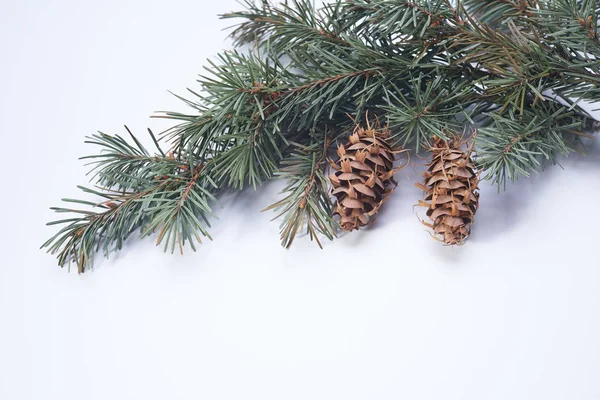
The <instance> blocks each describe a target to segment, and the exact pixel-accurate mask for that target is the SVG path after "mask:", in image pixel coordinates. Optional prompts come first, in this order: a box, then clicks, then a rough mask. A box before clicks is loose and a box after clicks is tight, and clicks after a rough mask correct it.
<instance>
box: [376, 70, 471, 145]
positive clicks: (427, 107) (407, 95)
mask: <svg viewBox="0 0 600 400" xmlns="http://www.w3.org/2000/svg"><path fill="white" fill-rule="evenodd" d="M470 85H471V83H470V82H465V81H458V82H457V81H449V82H448V81H445V80H444V76H443V75H439V76H437V77H436V78H434V79H433V80H427V79H425V76H424V75H423V74H420V75H419V76H418V77H416V78H413V79H412V80H411V81H410V87H411V88H412V90H411V91H408V92H407V91H406V90H405V89H401V88H398V87H397V86H395V85H394V84H390V88H389V89H388V90H387V104H386V105H385V106H384V107H383V109H384V110H385V112H386V113H387V117H388V121H389V128H390V130H391V131H392V132H393V133H394V135H393V136H392V138H391V140H392V144H393V145H398V144H400V145H401V146H402V147H407V146H408V145H409V144H411V143H414V146H415V148H416V150H417V151H419V148H420V147H421V146H425V147H430V144H431V142H430V141H431V139H432V137H434V136H435V137H438V138H440V139H443V140H449V137H447V133H448V132H456V131H458V130H460V127H461V126H463V125H464V124H465V123H466V122H471V123H472V120H471V116H470V114H471V112H472V110H470V111H467V109H468V107H469V106H470V105H471V103H473V102H474V100H476V97H474V96H472V93H471V87H470Z"/></svg>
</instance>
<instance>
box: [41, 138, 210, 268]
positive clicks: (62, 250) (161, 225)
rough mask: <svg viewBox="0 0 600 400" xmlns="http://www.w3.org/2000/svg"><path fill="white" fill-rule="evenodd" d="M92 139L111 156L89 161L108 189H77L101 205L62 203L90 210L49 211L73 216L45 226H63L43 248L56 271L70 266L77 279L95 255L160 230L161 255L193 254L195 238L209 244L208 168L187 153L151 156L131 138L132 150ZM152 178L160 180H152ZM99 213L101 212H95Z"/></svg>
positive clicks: (109, 140)
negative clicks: (54, 261)
mask: <svg viewBox="0 0 600 400" xmlns="http://www.w3.org/2000/svg"><path fill="white" fill-rule="evenodd" d="M132 137H133V136H132ZM92 138H93V139H95V140H90V142H91V143H94V144H98V145H100V146H102V147H104V148H108V149H110V150H111V153H109V154H99V155H98V156H90V158H100V161H99V162H98V163H99V164H98V165H97V166H96V167H97V176H98V177H99V178H98V180H99V182H101V183H103V184H105V185H107V186H104V187H101V188H100V189H99V190H93V189H88V188H85V187H80V188H81V190H83V191H84V193H86V194H93V195H96V196H99V197H102V198H103V200H102V201H101V202H92V201H87V200H78V199H63V201H65V202H68V203H76V204H81V205H86V206H91V207H92V210H83V209H71V208H63V207H54V208H52V210H54V211H56V212H58V213H72V214H75V216H73V217H69V218H66V219H62V220H57V221H53V222H50V223H49V224H48V225H62V224H66V226H64V227H63V228H62V229H60V230H59V232H58V233H57V234H55V235H54V236H53V237H52V238H50V239H49V240H48V241H46V242H45V243H44V244H43V245H42V248H47V249H48V252H49V253H51V254H58V263H59V265H60V266H64V265H65V264H69V263H70V262H75V263H76V264H77V267H78V271H79V272H80V273H82V272H84V271H85V270H86V269H87V268H88V267H90V266H91V265H92V263H93V260H94V254H95V253H96V252H97V251H99V250H102V251H103V252H104V254H105V256H107V257H108V255H109V253H111V252H112V251H115V250H120V249H121V248H122V245H123V243H124V241H125V240H126V239H127V238H128V237H129V236H130V235H131V233H133V231H135V230H137V229H141V231H142V236H146V235H149V234H150V233H152V232H154V231H157V230H160V233H159V236H158V239H157V245H158V244H161V243H164V245H165V251H166V250H167V249H169V248H170V249H171V252H173V251H174V247H175V245H176V244H177V245H178V246H179V248H180V250H181V251H183V246H184V245H185V244H186V242H189V244H190V246H191V247H192V249H193V250H195V249H196V248H195V245H194V240H197V241H198V242H201V240H200V235H199V234H198V232H200V233H201V234H202V235H203V236H206V237H209V238H210V236H209V234H208V232H207V231H206V228H205V226H210V224H209V222H208V220H207V217H208V216H209V215H212V214H211V208H210V206H209V203H210V202H214V201H216V199H215V197H214V195H213V193H214V191H215V189H216V188H217V185H216V183H215V182H214V180H213V179H212V177H211V174H212V166H211V165H210V164H211V163H210V162H209V163H197V162H194V160H193V159H192V158H189V157H188V155H187V154H189V153H185V154H180V155H179V157H177V158H176V157H175V156H174V155H168V156H165V155H164V153H163V152H162V150H160V149H159V153H160V155H155V156H150V155H149V154H148V152H147V151H146V150H145V149H143V147H142V146H141V144H140V143H139V142H138V141H137V139H135V137H133V140H134V142H135V143H136V146H137V149H136V147H134V146H132V145H130V144H129V143H127V142H126V141H125V140H124V139H122V138H121V137H119V136H110V135H105V134H100V135H94V136H92ZM142 149H143V150H142ZM184 157H188V158H184ZM156 172H162V174H160V175H153V174H154V173H156ZM113 186H116V187H117V188H118V190H116V189H114V188H113ZM126 188H130V189H132V190H131V191H126V190H125V189H126ZM98 208H99V209H101V211H96V210H95V209H98Z"/></svg>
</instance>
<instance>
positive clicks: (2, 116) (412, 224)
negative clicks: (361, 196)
mask: <svg viewBox="0 0 600 400" xmlns="http://www.w3.org/2000/svg"><path fill="white" fill-rule="evenodd" d="M237 8H238V6H237V5H236V4H235V3H234V2H233V1H221V2H218V4H217V2H208V1H182V0H180V1H170V2H164V1H156V0H152V1H148V0H144V1H142V0H138V1H134V0H128V1H125V0H119V1H117V0H111V1H102V2H98V1H75V0H59V1H46V2H43V1H31V0H30V1H25V0H22V1H6V0H0V9H1V10H2V11H1V12H0V54H1V57H2V58H1V62H0V134H1V135H2V136H1V137H2V142H1V143H2V145H3V148H2V150H3V151H2V155H1V156H0V160H1V161H0V162H1V163H2V168H1V173H2V176H1V178H0V179H1V182H2V183H1V189H0V190H1V192H0V193H1V196H0V202H1V204H0V206H1V213H2V225H1V228H0V229H1V231H0V232H1V233H0V235H1V240H0V246H1V247H0V248H1V255H2V261H1V264H2V265H1V268H0V399H6V400H13V399H43V400H49V399H57V400H58V399H60V400H71V399H86V400H92V399H103V400H105V399H236V400H237V399H244V400H249V399H261V400H265V399H277V400H293V399H299V400H300V399H301V400H306V399H314V400H317V399H324V400H325V399H327V400H331V399H345V400H350V399H411V400H413V399H436V400H438V399H444V400H452V399H461V400H465V399H473V400H482V399H498V400H500V399H502V400H505V399H511V400H518V399H544V400H551V399H577V400H591V399H600V343H599V341H600V321H599V312H600V261H599V257H600V256H599V254H598V247H599V242H598V227H599V223H600V217H599V211H598V209H597V207H598V198H599V197H600V146H598V144H597V143H596V144H595V145H593V146H592V148H591V149H590V152H589V154H588V156H587V157H586V158H583V157H579V156H573V157H570V158H569V159H568V160H565V161H564V162H563V166H564V167H565V170H561V169H560V168H559V167H555V168H552V169H551V170H549V171H547V172H545V173H544V174H543V175H542V176H539V177H533V178H531V179H524V180H521V181H520V182H519V183H518V184H516V185H514V186H511V187H509V189H508V190H507V191H506V192H503V193H500V194H498V193H496V188H495V187H492V186H491V185H489V184H488V183H484V184H483V185H482V195H481V207H480V211H479V212H478V214H477V218H476V226H475V228H474V231H473V235H472V238H471V240H470V241H469V243H468V244H467V245H466V246H464V247H460V248H449V247H443V246H440V245H439V244H438V243H437V242H435V241H434V240H432V239H431V238H430V237H429V235H428V234H427V232H426V231H425V230H424V228H423V227H422V226H420V224H419V222H418V220H417V218H416V216H415V214H414V212H413V209H412V205H413V204H414V203H416V201H417V199H418V198H419V196H420V192H419V190H418V189H416V188H414V186H412V185H411V183H410V181H409V179H408V178H409V177H411V178H412V179H413V180H414V179H415V177H417V176H418V174H420V173H421V169H422V165H419V164H423V162H421V161H419V160H417V162H416V164H415V166H413V167H410V168H407V169H405V170H404V171H402V172H401V173H400V174H399V175H398V178H399V180H400V181H401V185H400V187H399V188H398V189H397V191H396V192H395V194H394V196H393V198H392V199H391V200H390V201H389V203H387V204H386V207H385V210H384V211H383V212H382V214H381V215H380V218H379V220H378V222H377V224H376V225H375V226H373V227H372V228H371V229H368V230H365V231H363V232H361V233H353V234H351V235H346V236H344V237H342V238H341V239H339V240H337V241H335V242H331V243H330V242H328V243H326V244H325V250H319V249H318V248H317V247H316V245H315V244H314V243H311V242H310V241H309V240H308V239H307V238H302V239H300V240H298V241H297V243H295V246H294V247H293V249H292V250H290V251H286V250H284V249H282V248H281V247H280V246H279V241H278V223H277V222H270V221H269V220H270V218H271V217H272V216H273V215H272V214H270V213H261V212H260V210H261V209H262V208H264V207H265V206H267V205H269V204H271V203H272V202H274V201H275V200H276V199H277V198H278V195H277V192H278V191H279V190H280V189H281V186H282V185H281V182H275V183H270V184H268V185H266V186H264V187H262V188H261V189H260V191H259V192H257V193H255V192H253V191H244V192H242V193H239V194H238V195H237V196H233V195H232V196H228V197H227V198H225V199H224V201H223V208H218V210H217V211H218V214H219V216H220V219H219V220H218V221H215V224H214V227H213V229H212V230H211V233H212V234H213V236H214V238H215V240H214V241H213V242H209V243H206V244H204V245H202V246H201V248H200V250H199V251H198V252H197V253H192V252H191V251H190V252H188V253H186V254H185V255H184V256H179V255H170V254H163V253H162V251H161V249H159V248H156V247H155V246H154V243H153V241H152V240H151V239H149V240H145V241H139V240H136V239H134V240H131V241H130V243H129V244H128V245H127V248H126V250H124V251H122V252H121V253H119V254H118V255H115V256H114V257H112V258H111V259H110V260H109V261H101V262H98V263H97V264H96V267H97V268H96V269H95V270H94V271H92V272H89V273H87V274H85V275H82V276H78V275H77V274H76V273H71V274H69V273H68V272H67V270H66V269H60V268H58V267H57V266H56V263H55V260H54V259H53V257H51V256H49V255H46V254H45V253H44V252H42V251H41V250H39V249H38V248H39V246H40V244H41V243H42V242H43V241H44V240H45V239H46V238H47V237H49V236H50V235H51V234H52V233H53V232H54V231H55V230H54V229H53V228H52V227H45V226H44V223H45V222H46V221H49V220H51V219H53V218H54V217H55V216H54V215H53V214H52V213H51V212H50V211H49V210H48V207H49V206H52V205H58V204H59V199H60V198H61V197H72V196H76V195H77V194H78V193H77V190H76V188H75V185H76V184H82V183H86V178H85V176H84V173H85V171H86V169H85V167H84V166H83V164H82V162H81V161H78V160H77V157H79V156H81V155H85V154H89V153H91V152H93V151H94V150H95V149H93V148H91V147H89V146H87V145H84V144H83V140H84V136H85V135H87V134H91V133H93V132H94V131H96V130H97V129H100V130H102V131H104V132H108V133H123V132H124V131H123V129H122V125H123V124H128V125H129V126H130V127H131V128H132V130H134V131H135V132H138V133H140V134H142V135H143V132H144V130H145V128H146V127H147V126H149V127H152V128H154V129H155V130H157V131H160V130H161V129H162V128H165V127H166V126H168V125H167V124H166V123H165V121H161V120H155V119H152V120H151V119H149V118H148V116H149V115H151V114H152V113H153V112H154V111H155V110H165V109H169V110H182V111H183V110H185V106H184V105H183V104H181V103H179V101H177V100H176V99H175V98H174V97H173V96H171V95H170V94H169V93H167V89H170V90H172V91H174V92H176V93H179V94H184V93H185V88H186V87H187V86H190V87H192V88H197V86H196V85H195V84H194V80H195V78H196V74H197V73H199V72H201V70H202V65H203V64H204V62H205V59H206V58H208V57H212V56H213V55H214V54H215V53H216V52H217V51H220V50H221V49H224V48H228V47H230V44H229V42H227V41H225V36H226V32H223V31H221V29H222V28H224V27H226V26H227V25H229V23H230V21H219V20H218V19H217V18H216V14H218V13H222V12H226V11H230V10H233V9H237ZM99 260H100V258H99Z"/></svg>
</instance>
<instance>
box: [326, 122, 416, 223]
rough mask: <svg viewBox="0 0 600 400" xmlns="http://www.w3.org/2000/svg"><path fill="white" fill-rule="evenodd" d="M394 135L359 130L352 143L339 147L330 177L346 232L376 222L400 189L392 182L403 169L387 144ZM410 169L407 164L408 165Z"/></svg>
mask: <svg viewBox="0 0 600 400" xmlns="http://www.w3.org/2000/svg"><path fill="white" fill-rule="evenodd" d="M389 136H390V131H389V130H388V129H386V128H383V129H381V128H378V129H374V128H372V127H371V126H370V125H369V124H368V123H367V128H366V129H365V128H363V127H359V126H357V127H356V128H355V129H354V132H353V133H352V135H350V137H349V138H348V143H346V144H345V145H339V146H338V149H337V155H338V159H337V160H336V161H335V162H332V166H333V168H334V169H335V172H334V173H332V174H331V175H330V176H329V179H330V181H331V184H332V185H333V191H332V194H333V195H334V196H335V197H336V199H337V203H336V206H335V209H334V215H338V216H339V217H340V222H339V224H340V226H341V227H342V229H343V230H345V231H352V230H354V229H359V228H360V227H362V226H365V225H367V224H369V223H370V222H372V220H373V218H372V217H373V216H374V215H375V214H376V213H377V211H379V207H381V205H382V204H383V202H384V201H385V200H386V199H387V198H388V196H389V195H390V194H391V193H392V191H393V190H394V189H395V187H396V186H397V183H396V182H395V181H394V180H393V179H392V177H393V176H394V174H395V173H396V172H398V170H400V169H401V168H402V167H400V168H395V169H394V167H393V163H394V160H395V153H399V152H400V151H394V150H393V149H392V147H391V146H390V145H389V143H388V142H387V139H388V138H389ZM405 165H406V164H405Z"/></svg>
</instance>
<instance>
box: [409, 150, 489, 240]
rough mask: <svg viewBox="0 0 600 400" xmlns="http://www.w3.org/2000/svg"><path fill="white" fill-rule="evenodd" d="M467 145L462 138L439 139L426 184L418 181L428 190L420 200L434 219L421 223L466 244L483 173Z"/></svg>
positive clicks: (426, 175) (435, 232)
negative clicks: (480, 171)
mask: <svg viewBox="0 0 600 400" xmlns="http://www.w3.org/2000/svg"><path fill="white" fill-rule="evenodd" d="M463 144H464V143H463V142H461V140H460V139H458V138H455V139H454V140H449V141H445V140H442V139H439V138H435V139H434V141H433V147H432V148H431V152H432V153H433V157H432V160H431V163H430V164H429V168H428V169H427V172H425V185H421V184H417V186H418V187H420V188H421V189H423V190H424V191H425V193H426V195H425V201H422V200H421V201H419V205H420V206H424V207H427V216H428V217H429V218H430V219H431V221H432V223H431V224H429V223H427V222H424V221H421V222H423V224H424V225H426V226H428V227H430V228H432V229H433V232H434V234H435V235H439V236H441V239H439V240H441V241H443V242H444V243H446V244H448V245H455V244H459V245H460V244H463V243H464V241H465V239H466V238H467V237H468V236H469V234H470V231H471V225H472V224H473V217H474V216H475V212H476V211H477V207H478V205H479V193H478V187H477V185H478V184H479V173H477V172H476V169H475V166H474V165H473V162H472V160H471V152H472V148H469V149H467V150H466V151H463V150H461V146H462V145H463ZM434 237H436V236H434ZM436 238H438V237H436Z"/></svg>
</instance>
